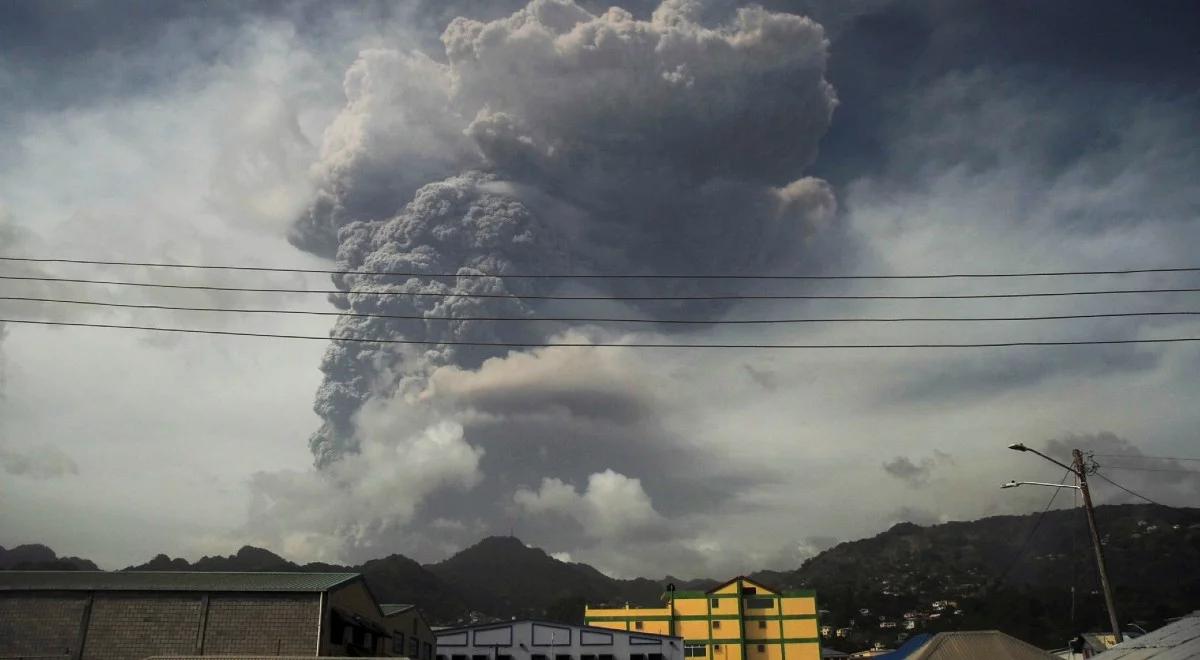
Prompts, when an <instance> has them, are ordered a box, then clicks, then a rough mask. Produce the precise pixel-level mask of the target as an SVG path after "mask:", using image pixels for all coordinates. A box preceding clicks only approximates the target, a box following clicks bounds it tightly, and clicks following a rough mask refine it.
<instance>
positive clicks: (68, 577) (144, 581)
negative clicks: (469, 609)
mask: <svg viewBox="0 0 1200 660" xmlns="http://www.w3.org/2000/svg"><path fill="white" fill-rule="evenodd" d="M358 577H359V574H358V573H299V572H296V573H217V572H190V571H188V572H185V571H128V572H109V571H0V591H273V592H289V591H291V592H295V591H302V592H311V593H319V592H322V591H329V590H330V589H332V588H334V587H337V586H340V585H342V584H345V583H347V582H350V581H351V580H355V579H357V578H358Z"/></svg>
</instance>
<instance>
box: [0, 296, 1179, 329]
mask: <svg viewBox="0 0 1200 660" xmlns="http://www.w3.org/2000/svg"><path fill="white" fill-rule="evenodd" d="M0 301H15V302H38V303H50V304H66V305H87V306H92V307H116V308H121V309H153V310H168V311H179V312H221V313H232V314H285V315H303V316H346V317H351V318H380V319H401V320H414V321H514V322H573V323H661V324H683V325H771V324H797V323H911V322H927V323H943V322H982V321H1053V320H1066V319H1097V318H1117V317H1131V316H1200V311H1176V312H1112V313H1096V314H1058V315H1047V316H892V317H814V318H786V319H717V320H711V321H706V320H702V319H656V318H632V317H631V318H609V317H580V316H562V317H559V316H540V317H527V318H522V317H514V316H436V315H433V316H428V315H420V314H379V313H369V312H349V311H345V312H343V311H328V310H302V309H264V308H244V307H190V306H182V305H157V304H135V303H115V302H101V301H94V300H72V299H65V298H38V297H32V296H0Z"/></svg>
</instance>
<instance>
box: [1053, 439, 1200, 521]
mask: <svg viewBox="0 0 1200 660" xmlns="http://www.w3.org/2000/svg"><path fill="white" fill-rule="evenodd" d="M1074 449H1079V450H1082V451H1083V452H1084V455H1085V457H1086V456H1090V455H1091V454H1093V453H1094V454H1095V456H1094V457H1092V458H1091V460H1092V461H1094V463H1095V466H1096V467H1097V469H1098V470H1099V471H1100V473H1101V474H1103V475H1105V476H1107V477H1108V478H1110V479H1112V480H1113V481H1115V482H1117V483H1119V484H1121V485H1122V486H1125V487H1126V488H1129V489H1131V490H1133V491H1134V492H1136V493H1140V494H1142V495H1146V496H1147V497H1150V498H1151V499H1156V500H1157V501H1159V502H1163V503H1164V504H1167V505H1171V504H1174V503H1175V502H1176V501H1178V500H1179V499H1181V498H1182V501H1184V502H1189V501H1194V499H1195V497H1196V495H1200V479H1196V475H1195V470H1194V466H1190V465H1187V464H1185V463H1181V462H1180V461H1176V460H1171V459H1160V458H1148V457H1147V456H1146V453H1145V452H1143V451H1142V449H1141V448H1140V447H1139V446H1137V445H1136V444H1134V443H1133V442H1132V441H1130V440H1129V439H1127V438H1123V437H1121V436H1119V435H1117V434H1115V433H1113V432H1111V431H1100V432H1097V433H1079V434H1071V435H1066V436H1063V437H1061V438H1055V439H1053V440H1050V441H1048V442H1047V443H1046V446H1045V450H1044V451H1045V452H1046V453H1047V454H1048V455H1050V456H1053V457H1055V458H1057V459H1058V460H1060V461H1062V462H1064V463H1068V464H1069V463H1070V462H1071V451H1072V450H1074ZM1088 483H1089V485H1090V486H1091V488H1092V491H1093V493H1094V495H1093V496H1094V497H1097V499H1100V500H1101V501H1104V502H1142V501H1143V500H1141V499H1140V498H1138V497H1136V496H1134V495H1132V494H1129V493H1127V492H1125V491H1123V490H1121V489H1119V488H1117V487H1115V486H1113V485H1112V484H1110V483H1108V482H1107V481H1105V480H1104V479H1097V478H1095V477H1093V478H1091V479H1089V480H1088Z"/></svg>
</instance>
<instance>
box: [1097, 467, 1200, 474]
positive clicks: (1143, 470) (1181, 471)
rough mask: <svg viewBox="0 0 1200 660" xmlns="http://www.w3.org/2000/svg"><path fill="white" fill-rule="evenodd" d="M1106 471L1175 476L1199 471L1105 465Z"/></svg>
mask: <svg viewBox="0 0 1200 660" xmlns="http://www.w3.org/2000/svg"><path fill="white" fill-rule="evenodd" d="M1104 469H1106V470H1133V471H1135V472H1172V473H1175V474H1200V470H1172V469H1168V468H1146V467H1132V466H1128V465H1105V466H1104Z"/></svg>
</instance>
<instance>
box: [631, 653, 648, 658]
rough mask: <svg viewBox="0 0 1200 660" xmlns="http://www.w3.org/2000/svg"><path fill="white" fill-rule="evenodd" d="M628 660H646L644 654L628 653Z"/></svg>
mask: <svg viewBox="0 0 1200 660" xmlns="http://www.w3.org/2000/svg"><path fill="white" fill-rule="evenodd" d="M629 660H646V654H644V653H630V654H629Z"/></svg>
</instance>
